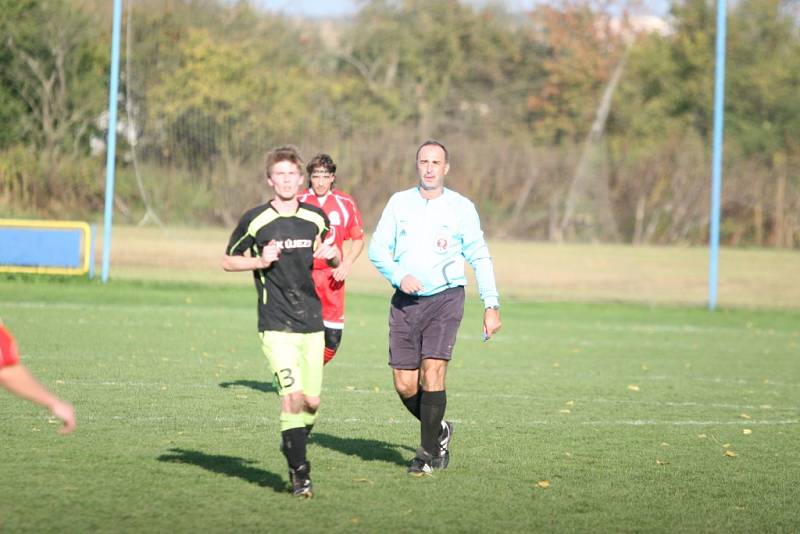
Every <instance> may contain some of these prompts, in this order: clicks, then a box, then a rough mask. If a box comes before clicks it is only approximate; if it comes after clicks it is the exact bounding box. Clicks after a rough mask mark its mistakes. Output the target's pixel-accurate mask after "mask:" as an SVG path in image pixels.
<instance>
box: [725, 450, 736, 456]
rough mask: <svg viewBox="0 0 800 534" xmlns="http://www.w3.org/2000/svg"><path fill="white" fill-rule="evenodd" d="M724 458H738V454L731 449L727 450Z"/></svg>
mask: <svg viewBox="0 0 800 534" xmlns="http://www.w3.org/2000/svg"><path fill="white" fill-rule="evenodd" d="M722 455H723V456H728V457H729V458H736V453H735V452H733V451H732V450H730V449H726V450H725V452H723V453H722Z"/></svg>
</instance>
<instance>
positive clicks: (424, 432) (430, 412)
mask: <svg viewBox="0 0 800 534" xmlns="http://www.w3.org/2000/svg"><path fill="white" fill-rule="evenodd" d="M419 408H420V409H419V412H420V418H419V423H420V424H419V427H420V436H421V441H420V445H421V446H422V448H423V449H425V450H426V451H427V452H428V453H430V454H435V453H436V452H438V451H437V447H438V441H439V431H440V430H441V428H442V419H444V411H445V408H447V392H445V391H423V392H422V398H421V399H420V403H419Z"/></svg>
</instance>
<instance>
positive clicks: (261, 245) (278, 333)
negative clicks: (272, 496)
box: [222, 146, 341, 497]
mask: <svg viewBox="0 0 800 534" xmlns="http://www.w3.org/2000/svg"><path fill="white" fill-rule="evenodd" d="M302 169H303V161H302V159H301V157H300V154H299V153H298V151H297V149H296V148H295V147H293V146H284V147H279V148H276V149H274V150H273V151H271V152H270V153H269V154H268V156H267V161H266V175H267V184H268V185H269V186H270V187H271V188H272V190H273V191H274V193H275V196H274V198H273V199H272V200H270V201H269V202H267V203H266V204H263V205H261V206H257V207H255V208H253V209H251V210H249V211H247V212H246V213H245V214H244V215H242V218H241V219H240V220H239V224H238V225H237V226H236V229H234V231H233V233H232V234H231V237H230V240H229V242H228V248H227V249H226V251H225V255H224V256H223V258H222V268H223V269H225V270H226V271H253V279H254V280H255V286H256V290H257V292H258V332H259V336H260V337H261V348H262V350H263V352H264V354H265V355H266V356H267V359H268V360H269V365H270V368H271V372H272V377H273V383H274V384H275V386H276V389H277V391H278V394H279V395H280V397H281V416H280V420H281V440H282V444H281V450H282V451H283V454H284V455H285V456H286V461H287V463H288V464H289V478H290V480H291V483H292V491H293V494H294V495H296V496H298V497H311V496H312V494H313V487H312V485H311V478H310V476H309V475H310V471H311V468H310V464H309V462H308V460H307V458H306V436H307V434H308V432H310V429H311V426H313V425H314V422H315V421H316V417H317V410H318V409H319V404H320V393H321V391H322V355H323V349H324V346H325V337H324V333H323V332H324V326H323V323H322V306H321V304H320V300H319V297H318V296H317V292H316V290H315V289H314V281H313V279H312V278H311V268H312V266H313V262H314V258H320V259H324V260H326V261H327V262H328V263H329V264H330V265H331V266H332V267H336V266H337V265H338V264H339V262H340V261H341V255H340V254H341V253H340V252H339V249H338V248H337V247H336V246H335V244H334V239H333V235H331V230H330V224H329V222H328V218H327V217H326V215H325V213H324V212H323V211H322V210H321V209H319V208H317V207H315V206H311V205H309V204H305V203H303V202H299V201H298V200H297V192H298V190H299V189H300V187H301V185H302V184H303V182H304V177H303V172H302ZM247 251H249V255H245V252H247Z"/></svg>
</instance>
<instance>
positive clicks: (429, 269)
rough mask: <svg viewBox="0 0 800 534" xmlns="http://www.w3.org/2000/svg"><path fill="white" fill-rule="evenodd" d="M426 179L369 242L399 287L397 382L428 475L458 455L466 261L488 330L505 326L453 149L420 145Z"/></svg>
mask: <svg viewBox="0 0 800 534" xmlns="http://www.w3.org/2000/svg"><path fill="white" fill-rule="evenodd" d="M416 165H417V174H418V177H419V185H417V186H416V187H414V188H412V189H408V190H406V191H401V192H399V193H395V194H394V195H392V197H391V198H390V199H389V202H388V203H387V204H386V207H385V208H384V210H383V214H382V215H381V219H380V221H379V222H378V227H377V228H376V229H375V233H374V234H373V236H372V240H371V241H370V245H369V259H370V261H371V262H372V263H373V265H375V267H376V268H377V269H378V271H379V272H380V273H381V274H382V275H383V276H384V277H385V278H386V279H387V280H389V282H390V283H391V284H392V286H394V287H395V288H396V291H395V294H394V296H393V297H392V303H391V307H390V310H389V365H390V366H391V367H392V373H393V375H394V387H395V389H396V390H397V393H398V394H399V395H400V399H401V400H402V401H403V404H404V405H405V406H406V408H407V409H408V411H409V412H411V413H412V414H413V415H414V417H416V418H417V419H419V421H420V446H419V448H418V449H417V454H416V457H415V458H414V459H413V460H412V461H411V465H410V466H409V467H408V472H409V474H411V475H414V476H417V477H422V476H426V475H430V474H431V473H432V471H433V469H444V468H446V467H447V465H448V463H449V461H450V450H449V447H450V440H451V438H452V435H453V423H452V422H450V421H445V420H444V413H445V408H446V406H447V394H446V392H445V374H446V372H447V362H448V361H450V358H451V357H452V353H453V346H454V345H455V342H456V334H457V333H458V327H459V325H460V324H461V318H462V316H463V315H464V286H465V285H466V283H467V279H466V277H465V276H464V260H466V261H468V262H469V264H470V265H471V266H472V269H473V270H474V271H475V277H476V279H477V281H478V290H479V292H480V295H481V299H482V300H483V304H484V307H485V311H484V314H483V336H484V340H488V339H489V338H491V337H492V335H494V333H495V332H497V331H498V330H500V326H501V324H502V323H501V322H500V306H499V301H498V293H497V287H496V284H495V278H494V268H493V267H492V258H491V256H490V255H489V248H488V247H487V246H486V241H485V240H484V238H483V231H482V230H481V223H480V219H479V217H478V212H477V211H476V210H475V205H474V204H473V203H472V202H471V201H470V200H469V199H467V198H466V197H464V196H462V195H460V194H458V193H456V192H455V191H452V190H450V189H447V188H445V187H444V177H445V175H446V174H447V172H448V171H449V170H450V164H449V158H448V153H447V148H445V146H444V145H443V144H442V143H440V142H438V141H434V140H428V141H425V142H424V143H422V144H421V145H420V147H419V148H418V149H417V154H416Z"/></svg>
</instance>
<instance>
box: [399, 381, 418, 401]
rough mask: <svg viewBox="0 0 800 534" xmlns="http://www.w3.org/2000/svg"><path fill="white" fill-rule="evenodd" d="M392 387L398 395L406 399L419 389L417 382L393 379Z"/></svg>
mask: <svg viewBox="0 0 800 534" xmlns="http://www.w3.org/2000/svg"><path fill="white" fill-rule="evenodd" d="M394 389H395V391H397V394H398V395H400V396H401V397H403V398H404V399H407V398H409V397H413V396H414V395H416V394H417V391H419V384H418V383H416V382H407V381H405V380H395V381H394Z"/></svg>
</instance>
